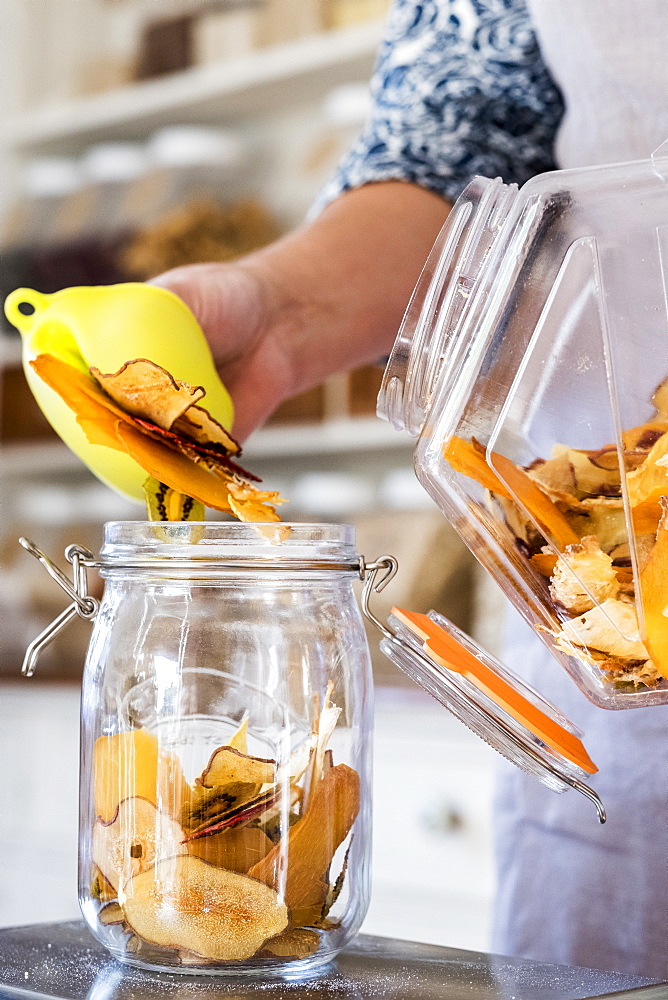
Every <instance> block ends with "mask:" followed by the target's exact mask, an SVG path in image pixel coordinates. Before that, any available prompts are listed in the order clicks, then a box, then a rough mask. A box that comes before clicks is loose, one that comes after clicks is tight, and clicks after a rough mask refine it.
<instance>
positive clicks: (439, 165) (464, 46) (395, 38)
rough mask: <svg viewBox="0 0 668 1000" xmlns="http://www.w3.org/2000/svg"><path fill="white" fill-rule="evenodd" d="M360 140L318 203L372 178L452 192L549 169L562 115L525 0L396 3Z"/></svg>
mask: <svg viewBox="0 0 668 1000" xmlns="http://www.w3.org/2000/svg"><path fill="white" fill-rule="evenodd" d="M371 91H372V97H373V107H372V112H371V116H370V120H369V122H368V124H367V126H366V128H365V129H364V131H363V133H362V135H361V136H360V138H359V140H358V141H357V142H356V143H355V145H354V146H353V147H352V149H351V150H350V151H349V153H348V154H347V155H346V156H345V157H344V159H343V160H342V162H341V163H340V164H339V167H338V169H337V171H336V173H335V174H334V176H333V177H332V179H331V181H330V182H329V183H328V184H327V186H326V187H325V188H324V190H323V191H322V192H321V194H320V197H319V198H318V200H317V202H316V205H315V206H314V209H315V210H318V209H320V208H322V207H323V206H324V205H325V204H326V203H327V202H329V201H331V200H332V199H334V198H336V197H337V196H338V195H340V194H342V193H343V192H344V191H347V190H349V189H350V188H355V187H359V186H360V185H362V184H366V183H369V182H370V181H381V180H405V181H411V182H413V183H415V184H419V185H422V186H423V187H426V188H429V189H430V190H431V191H434V192H436V193H437V194H439V195H442V196H443V197H445V198H450V199H454V198H456V197H457V195H458V194H459V193H460V192H461V190H462V188H463V187H465V185H466V184H467V183H468V181H469V180H470V179H471V177H473V176H474V175H475V174H482V175H483V176H485V177H497V176H500V177H502V178H503V180H504V181H506V182H507V183H511V182H513V181H514V182H516V183H518V184H522V183H523V182H524V181H526V180H528V178H529V177H532V176H533V175H534V174H537V173H540V172H541V171H543V170H550V169H552V168H553V167H554V165H555V164H554V161H553V152H552V149H553V142H554V137H555V134H556V131H557V127H558V125H559V121H560V119H561V115H562V112H563V104H562V100H561V95H560V94H559V91H558V90H557V88H556V86H555V84H554V83H553V81H552V79H551V78H550V76H549V74H548V71H547V69H546V67H545V65H544V64H543V61H542V59H541V55H540V51H539V48H538V44H537V42H536V38H535V35H534V32H533V28H532V25H531V22H530V18H529V13H528V11H527V9H526V6H525V3H524V0H395V2H394V5H393V7H392V9H391V11H390V14H389V18H388V22H387V26H386V30H385V36H384V39H383V42H382V44H381V47H380V50H379V53H378V59H377V62H376V68H375V71H374V75H373V79H372V81H371Z"/></svg>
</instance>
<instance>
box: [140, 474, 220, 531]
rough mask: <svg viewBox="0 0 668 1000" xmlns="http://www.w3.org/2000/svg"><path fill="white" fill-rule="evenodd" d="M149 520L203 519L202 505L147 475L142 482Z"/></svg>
mask: <svg viewBox="0 0 668 1000" xmlns="http://www.w3.org/2000/svg"><path fill="white" fill-rule="evenodd" d="M144 493H145V494H146V509H147V511H148V519H149V521H204V519H205V517H206V514H205V511H204V506H203V505H202V504H201V503H198V502H197V501H196V500H193V498H192V497H186V496H184V495H183V493H177V492H176V491H175V490H170V488H169V486H167V485H166V484H165V483H159V482H158V480H157V479H154V478H153V476H149V477H148V479H147V480H146V481H145V483H144Z"/></svg>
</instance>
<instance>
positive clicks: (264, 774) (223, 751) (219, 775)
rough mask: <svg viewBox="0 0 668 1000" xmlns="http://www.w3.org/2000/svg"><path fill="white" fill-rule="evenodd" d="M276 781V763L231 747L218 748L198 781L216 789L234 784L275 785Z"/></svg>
mask: <svg viewBox="0 0 668 1000" xmlns="http://www.w3.org/2000/svg"><path fill="white" fill-rule="evenodd" d="M275 780H276V761H275V760H269V759H268V758H266V757H251V756H250V755H249V754H245V753H242V752H241V751H240V750H235V748H234V747H231V746H223V747H218V749H217V750H214V752H213V753H212V755H211V758H210V760H209V763H208V764H207V766H206V767H205V768H204V770H203V771H202V774H201V776H200V777H199V778H198V779H197V784H198V785H203V786H204V788H215V787H218V786H220V785H229V784H232V783H233V782H244V783H248V784H256V785H269V784H273V783H274V781H275Z"/></svg>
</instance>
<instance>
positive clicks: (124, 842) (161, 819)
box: [91, 796, 188, 898]
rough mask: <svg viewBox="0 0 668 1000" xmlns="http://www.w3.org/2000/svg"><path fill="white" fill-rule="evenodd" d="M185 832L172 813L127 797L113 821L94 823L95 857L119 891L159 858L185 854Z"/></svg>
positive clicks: (142, 800)
mask: <svg viewBox="0 0 668 1000" xmlns="http://www.w3.org/2000/svg"><path fill="white" fill-rule="evenodd" d="M184 837H185V834H184V832H183V830H182V828H181V827H180V826H179V824H178V823H176V822H175V821H174V820H173V819H170V818H169V816H166V815H165V814H164V813H161V812H159V811H158V810H157V809H156V807H155V805H154V804H153V803H152V802H149V801H148V799H143V798H139V797H137V796H134V797H133V798H130V799H124V800H123V801H122V802H121V803H120V804H119V806H118V809H117V810H116V815H115V816H114V819H113V820H112V822H111V823H103V822H101V821H100V820H99V819H98V820H97V821H96V822H95V824H94V825H93V841H92V850H91V853H92V858H93V861H94V863H95V864H96V865H97V867H98V868H99V869H100V871H101V872H102V874H103V875H104V877H105V879H106V880H107V882H109V884H110V885H111V886H112V887H113V888H114V889H115V890H116V892H117V893H118V894H119V898H120V896H121V895H122V893H123V887H124V885H125V883H126V882H127V880H128V879H129V878H131V876H132V875H135V874H137V872H142V871H145V870H146V869H147V868H150V867H151V866H152V865H153V863H154V862H155V860H156V856H157V857H163V858H164V857H167V858H169V857H172V856H173V855H176V854H185V853H187V851H188V848H187V847H186V846H185V845H184V844H183V843H182V841H183V839H184Z"/></svg>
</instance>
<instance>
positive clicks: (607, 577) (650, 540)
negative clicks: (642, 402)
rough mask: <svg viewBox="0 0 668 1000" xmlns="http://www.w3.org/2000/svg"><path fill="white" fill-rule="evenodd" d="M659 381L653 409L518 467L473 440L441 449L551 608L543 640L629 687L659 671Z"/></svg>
mask: <svg viewBox="0 0 668 1000" xmlns="http://www.w3.org/2000/svg"><path fill="white" fill-rule="evenodd" d="M667 385H668V383H662V384H661V386H659V388H658V389H657V390H656V391H655V393H654V395H653V397H652V402H653V403H654V406H655V411H656V412H655V414H654V415H653V417H652V418H651V419H650V420H649V421H647V422H646V423H644V424H641V425H639V426H637V427H633V428H631V429H629V430H627V431H624V432H623V433H622V435H621V440H620V442H619V444H618V445H617V444H609V443H608V444H602V446H601V448H600V449H598V450H594V451H591V450H590V451H587V450H583V449H577V448H572V447H570V446H569V445H567V444H560V443H558V444H555V445H554V446H553V448H552V453H551V455H550V456H549V458H543V457H537V458H536V459H534V461H533V462H531V464H530V465H528V466H526V467H521V466H519V465H517V464H515V463H514V462H511V461H510V460H509V459H508V458H506V457H505V456H503V455H501V454H499V453H498V452H496V451H494V450H490V449H488V448H486V447H484V446H483V445H482V444H480V443H479V442H478V441H477V440H476V439H475V438H472V439H470V440H466V439H464V438H461V437H457V436H453V437H451V438H450V439H449V440H448V441H447V442H446V443H445V445H444V447H443V454H444V457H445V458H446V460H447V461H448V463H449V464H450V466H451V467H452V469H453V470H455V471H456V472H458V473H460V474H461V475H463V476H466V477H467V478H469V479H474V480H476V481H477V482H478V483H479V484H480V485H482V486H483V487H484V488H485V495H486V502H485V504H484V507H483V505H478V504H477V503H476V501H473V500H470V501H469V502H470V503H471V504H473V503H476V506H477V509H476V514H477V515H478V517H479V519H480V520H482V521H483V522H484V524H485V526H486V527H487V529H488V530H489V531H490V532H491V533H492V534H493V535H494V537H495V538H496V540H497V541H498V542H499V543H500V545H501V546H502V547H503V549H504V551H505V552H506V554H507V555H508V556H509V558H510V560H511V562H513V563H514V564H515V565H519V564H521V569H520V571H521V572H522V574H523V577H524V579H526V580H529V582H530V584H531V586H532V589H533V590H534V592H535V594H536V597H537V598H538V600H540V601H542V602H543V603H544V604H548V605H549V606H550V607H551V609H552V615H553V619H554V627H553V628H552V629H551V630H550V631H551V634H552V639H553V642H554V645H555V647H556V648H557V649H558V650H560V651H562V652H565V653H566V654H568V655H569V656H575V657H577V658H578V659H580V661H581V662H583V663H585V664H587V665H588V666H589V667H594V668H595V669H597V670H600V671H601V672H602V676H603V678H604V679H605V680H606V681H608V682H610V683H612V684H614V685H615V686H616V687H618V688H622V689H629V690H637V689H639V688H651V687H655V686H656V685H657V684H660V683H661V682H662V681H663V680H664V679H668V637H667V633H668V629H667V623H666V611H668V582H666V583H664V581H668V515H667V514H666V510H665V508H666V505H668V408H667V407H666V397H667V396H668V389H667ZM625 498H626V501H627V503H628V510H629V512H630V524H629V518H628V517H627V513H626V509H625ZM664 553H665V554H664Z"/></svg>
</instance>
